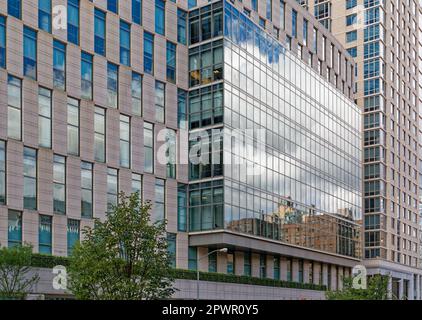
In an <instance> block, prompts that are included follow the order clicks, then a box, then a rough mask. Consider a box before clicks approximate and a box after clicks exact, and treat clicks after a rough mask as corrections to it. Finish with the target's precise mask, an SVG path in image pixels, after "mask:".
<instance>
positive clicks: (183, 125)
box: [177, 89, 188, 130]
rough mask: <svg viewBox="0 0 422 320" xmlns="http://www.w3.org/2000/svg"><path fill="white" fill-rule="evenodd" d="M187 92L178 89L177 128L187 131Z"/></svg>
mask: <svg viewBox="0 0 422 320" xmlns="http://www.w3.org/2000/svg"><path fill="white" fill-rule="evenodd" d="M187 107H188V105H187V92H186V91H185V90H183V89H177V127H178V128H179V129H184V130H187V128H188V125H187V121H188V117H187Z"/></svg>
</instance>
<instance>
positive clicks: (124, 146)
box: [120, 114, 130, 168]
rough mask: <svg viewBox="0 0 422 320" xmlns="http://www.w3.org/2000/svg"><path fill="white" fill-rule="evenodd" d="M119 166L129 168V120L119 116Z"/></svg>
mask: <svg viewBox="0 0 422 320" xmlns="http://www.w3.org/2000/svg"><path fill="white" fill-rule="evenodd" d="M120 166H122V167H124V168H129V167H130V118H129V117H128V116H125V115H122V114H121V115H120Z"/></svg>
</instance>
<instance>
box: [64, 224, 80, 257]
mask: <svg viewBox="0 0 422 320" xmlns="http://www.w3.org/2000/svg"><path fill="white" fill-rule="evenodd" d="M79 230H80V222H79V220H74V219H67V255H68V256H70V255H72V251H73V247H74V246H75V244H76V243H78V242H79V238H80V231H79Z"/></svg>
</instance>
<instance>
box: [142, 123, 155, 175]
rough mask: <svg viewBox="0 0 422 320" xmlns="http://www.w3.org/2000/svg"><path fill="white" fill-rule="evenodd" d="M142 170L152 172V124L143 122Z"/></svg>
mask: <svg viewBox="0 0 422 320" xmlns="http://www.w3.org/2000/svg"><path fill="white" fill-rule="evenodd" d="M144 171H145V172H148V173H153V172H154V125H153V124H151V123H149V122H144Z"/></svg>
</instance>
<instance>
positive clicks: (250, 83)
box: [189, 2, 362, 257]
mask: <svg viewBox="0 0 422 320" xmlns="http://www.w3.org/2000/svg"><path fill="white" fill-rule="evenodd" d="M221 45H223V47H224V54H223V57H222V58H223V60H224V67H223V71H222V72H223V73H224V76H223V80H224V83H223V89H222V90H223V94H224V97H223V106H224V107H223V118H222V119H221V120H220V118H218V117H217V118H216V117H215V114H216V115H217V116H219V115H220V114H221V111H220V110H221V99H220V98H219V96H218V95H217V96H216V97H217V98H215V92H218V90H221V89H220V88H221V86H220V87H219V88H218V90H216V88H215V85H214V88H213V89H212V90H208V92H207V91H206V90H204V88H201V89H200V90H201V92H204V94H207V98H206V99H204V98H203V97H202V93H200V92H199V91H195V93H194V96H195V100H194V101H193V102H192V101H190V115H191V117H190V120H191V123H190V128H191V129H193V128H195V129H196V130H200V129H201V128H203V127H205V126H203V125H201V123H204V119H205V122H206V123H208V124H211V123H212V124H213V125H214V128H215V126H216V125H217V126H218V125H220V126H221V127H224V135H225V136H224V141H223V149H224V151H223V163H224V166H223V168H224V169H223V170H214V171H213V170H210V169H206V168H199V167H195V166H194V165H191V166H190V179H191V181H194V180H196V179H197V180H201V179H213V181H212V182H206V183H205V184H204V182H201V183H193V184H192V183H191V185H190V187H189V189H190V231H206V230H211V229H222V228H226V229H230V230H232V231H236V232H241V233H247V234H251V235H255V236H259V237H266V238H270V239H274V240H278V241H282V242H285V243H289V244H292V245H298V246H303V247H307V248H312V249H317V250H322V251H326V252H331V253H337V254H342V255H346V256H353V257H359V256H360V245H359V239H360V223H361V178H362V177H361V142H360V141H361V134H360V127H361V114H360V110H359V109H358V107H357V106H356V105H355V104H354V103H353V102H352V101H351V100H349V99H348V98H347V97H345V96H344V95H343V94H342V93H341V92H339V91H338V90H337V89H336V88H334V87H333V86H332V85H331V84H329V83H328V82H327V81H326V80H324V79H323V78H321V77H320V76H319V75H318V74H317V73H316V72H315V71H314V70H313V69H312V68H311V67H310V66H309V65H307V64H306V63H305V62H304V61H302V60H301V59H300V58H298V57H296V56H294V55H292V54H291V53H290V51H286V50H285V49H284V48H283V46H282V45H281V44H280V43H279V42H278V41H277V40H275V39H273V38H272V37H271V36H269V35H268V34H267V33H266V32H265V31H264V30H263V29H261V28H260V27H258V26H257V25H255V24H254V23H253V22H252V21H251V20H249V18H248V17H246V16H245V15H243V14H241V13H239V12H238V11H237V10H236V9H235V8H234V7H233V6H232V5H231V4H229V3H228V2H225V3H224V39H223V43H222V42H221V38H220V40H218V43H216V44H212V43H211V44H210V43H209V44H208V46H207V47H206V49H207V50H214V51H213V52H215V50H219V49H216V48H219V47H220V46H221ZM196 48H197V49H195V50H194V51H193V52H192V54H190V55H191V57H192V56H194V58H193V59H197V58H196V55H198V52H201V53H200V54H201V55H202V54H203V53H202V52H204V50H205V49H204V47H203V45H201V46H200V47H196ZM191 50H192V49H191ZM191 50H190V51H191ZM218 52H219V51H217V53H218ZM216 56H217V60H214V62H213V63H214V65H217V66H218V68H217V69H218V70H219V71H218V72H217V73H216V74H218V75H220V74H221V70H220V54H219V53H218V54H217V55H216ZM190 63H192V60H191V61H190ZM208 64H210V65H211V62H210V63H208ZM208 64H207V65H208ZM199 69H200V66H198V65H196V64H193V65H191V70H193V71H194V72H193V74H192V75H191V86H192V85H193V86H195V85H200V84H201V83H199V81H198V79H201V76H199V74H202V71H198V72H196V71H195V70H199ZM218 78H220V76H219V77H218ZM211 91H212V92H213V96H212V95H211V93H210V92H211ZM199 96H201V97H202V98H200V97H199ZM199 100H201V106H202V107H201V108H200V107H199ZM204 106H206V109H205V112H204V109H203V108H204ZM214 108H216V109H215V110H216V111H214V112H213V111H209V112H208V111H207V110H214ZM213 115H214V116H213ZM208 119H211V120H208ZM216 119H217V120H218V121H216ZM233 129H236V130H241V131H242V130H244V131H245V130H247V129H249V130H250V129H253V130H252V132H254V131H257V130H262V129H264V130H265V145H264V146H261V147H262V149H261V150H263V151H261V152H260V153H259V154H258V155H257V156H255V157H252V156H251V154H248V153H247V152H246V153H245V152H244V150H243V151H242V148H236V147H235V146H234V145H233V141H232V137H230V136H227V134H226V132H227V131H230V130H233ZM204 130H207V129H206V128H204ZM245 132H246V133H245V142H244V143H245V144H246V145H256V144H257V143H258V142H257V140H256V136H255V134H254V133H252V134H250V133H249V132H250V131H245ZM215 152H218V151H216V150H213V149H210V151H209V153H210V154H211V153H215ZM239 163H240V164H239ZM219 165H220V164H215V163H212V164H211V165H210V167H211V168H213V167H215V166H217V168H219ZM199 166H200V165H199ZM248 168H258V169H259V170H258V172H260V174H248V173H249V172H248ZM208 172H209V174H208V175H207V173H208ZM204 173H205V175H204ZM216 173H218V174H216ZM198 182H199V181H198ZM207 184H208V185H207ZM216 190H217V193H216V194H215V192H216ZM215 201H218V202H217V203H216V202H215ZM223 211H224V212H223ZM223 220H224V221H223Z"/></svg>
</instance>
